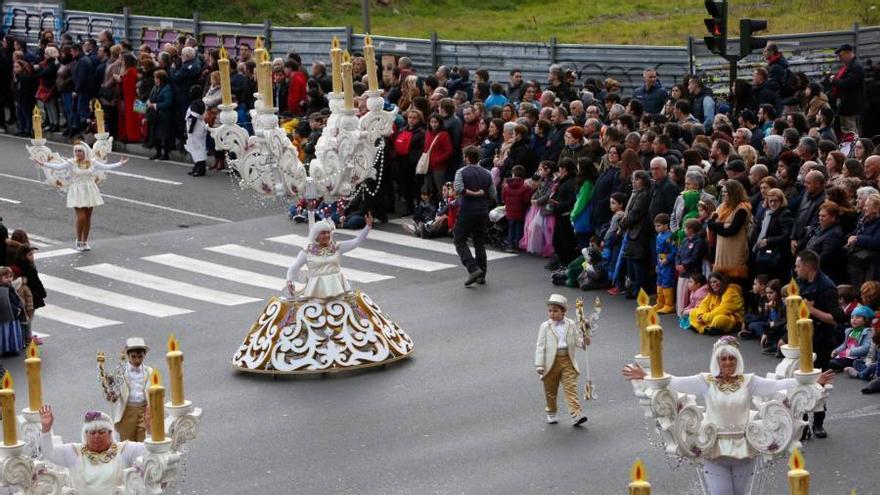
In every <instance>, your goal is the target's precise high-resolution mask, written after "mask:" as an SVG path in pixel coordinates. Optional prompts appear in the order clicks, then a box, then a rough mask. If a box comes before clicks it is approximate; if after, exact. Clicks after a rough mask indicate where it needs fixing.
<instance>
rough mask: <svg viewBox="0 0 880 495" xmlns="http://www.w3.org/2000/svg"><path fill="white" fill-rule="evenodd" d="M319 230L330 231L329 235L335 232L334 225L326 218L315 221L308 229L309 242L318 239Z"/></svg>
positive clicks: (311, 242) (312, 242)
mask: <svg viewBox="0 0 880 495" xmlns="http://www.w3.org/2000/svg"><path fill="white" fill-rule="evenodd" d="M321 232H330V235H333V233H334V232H336V226H335V225H333V222H332V221H330V220H327V219H324V220H321V221H320V222H315V224H314V225H312V227H311V228H310V229H309V244H314V243H315V242H316V241H317V239H318V234H320V233H321Z"/></svg>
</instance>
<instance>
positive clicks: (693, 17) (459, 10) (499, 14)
mask: <svg viewBox="0 0 880 495" xmlns="http://www.w3.org/2000/svg"><path fill="white" fill-rule="evenodd" d="M370 3H371V9H370V11H371V14H372V16H371V17H372V31H373V32H374V33H375V34H381V35H388V36H404V37H412V38H428V37H430V34H431V33H432V32H437V33H438V35H439V37H440V38H441V39H456V40H468V39H472V40H512V41H547V40H548V39H550V38H551V37H553V36H555V37H556V38H557V39H558V40H559V42H560V43H604V44H631V45H635V44H649V45H683V44H685V43H686V42H687V37H688V36H689V35H693V36H696V37H702V36H704V35H705V28H704V26H703V17H705V15H706V12H705V9H704V7H703V0H591V1H584V0H543V1H535V0H521V1H519V2H512V1H511V0H480V1H473V0H381V2H380V1H378V0H371V2H370ZM126 4H128V6H129V7H131V10H132V13H133V14H145V15H159V16H167V17H189V16H191V14H192V11H193V10H197V11H199V12H201V13H202V18H203V19H206V20H208V19H210V20H222V21H230V22H250V23H260V22H262V20H263V19H265V18H268V19H271V21H272V23H273V24H275V25H277V26H349V25H350V26H353V27H354V29H355V31H356V32H362V22H361V2H360V0H305V1H303V0H289V1H276V0H225V1H222V2H217V1H208V0H141V1H140V2H131V1H130V0H68V1H67V3H66V5H67V8H69V9H75V10H87V11H97V12H120V11H121V10H122V7H123V6H124V5H126ZM876 4H880V0H867V1H865V0H861V1H860V0H833V1H832V0H741V1H736V0H735V1H733V2H731V20H732V22H731V24H732V26H731V28H732V31H735V28H738V26H739V19H740V18H742V17H751V18H754V19H768V20H769V21H770V29H769V32H770V33H801V32H812V31H833V30H841V29H851V28H852V25H853V22H858V23H860V24H861V25H874V24H880V8H878V6H877V5H876Z"/></svg>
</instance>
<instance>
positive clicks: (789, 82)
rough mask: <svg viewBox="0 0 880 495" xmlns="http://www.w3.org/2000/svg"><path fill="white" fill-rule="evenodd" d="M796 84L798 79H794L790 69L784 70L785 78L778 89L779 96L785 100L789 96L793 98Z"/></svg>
mask: <svg viewBox="0 0 880 495" xmlns="http://www.w3.org/2000/svg"><path fill="white" fill-rule="evenodd" d="M797 84H798V79H797V77H795V75H794V72H792V71H791V69H790V68H788V67H786V68H785V76H783V78H782V87H781V88H780V89H779V94H780V95H781V96H782V97H783V98H787V97H789V96H794V95H795V94H796V93H797V89H798V88H797Z"/></svg>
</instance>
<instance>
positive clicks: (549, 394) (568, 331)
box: [535, 294, 590, 426]
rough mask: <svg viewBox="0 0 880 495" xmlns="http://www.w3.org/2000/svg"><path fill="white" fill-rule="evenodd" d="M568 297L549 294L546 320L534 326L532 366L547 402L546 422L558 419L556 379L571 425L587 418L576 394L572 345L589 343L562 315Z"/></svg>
mask: <svg viewBox="0 0 880 495" xmlns="http://www.w3.org/2000/svg"><path fill="white" fill-rule="evenodd" d="M567 306H568V300H567V299H566V298H565V296H562V295H559V294H551V295H550V299H549V300H548V301H547V314H548V315H549V317H550V319H548V320H547V321H545V322H544V323H542V324H541V327H540V328H539V329H538V343H537V345H536V347H535V369H536V371H537V372H538V376H540V377H541V381H543V382H544V398H545V399H546V401H547V406H546V407H545V409H544V410H545V411H547V423H549V424H551V425H553V424H556V423H558V422H559V419H558V418H557V415H556V396H557V393H558V392H559V382H560V381H562V391H563V393H564V394H565V404H566V405H567V406H568V412H569V413H570V414H571V424H572V426H580V425H582V424H584V423H585V422H586V421H587V417H586V416H584V414H583V410H582V409H581V402H580V400H579V399H578V393H577V378H578V375H579V374H580V370H579V369H578V366H577V361H575V348H576V347H580V348H581V349H584V348H585V346H587V345H589V344H590V340H589V339H590V337H589V336H584V335H582V333H581V332H580V331H579V330H578V328H577V325H576V324H575V322H574V321H573V320H572V319H570V318H566V317H565V311H566V309H567Z"/></svg>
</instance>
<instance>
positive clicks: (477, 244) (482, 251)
mask: <svg viewBox="0 0 880 495" xmlns="http://www.w3.org/2000/svg"><path fill="white" fill-rule="evenodd" d="M463 154H464V161H465V166H464V167H462V168H460V169H458V170H457V171H456V172H455V181H454V182H453V187H454V188H455V192H456V193H457V195H458V198H459V200H458V201H459V209H458V218H457V219H456V220H455V226H454V227H453V229H452V237H453V239H454V242H455V250H456V251H457V252H458V256H459V257H460V258H461V264H462V265H464V267H465V268H466V269H467V271H468V278H467V280H465V282H464V286H465V287H470V286H472V285H474V284H475V283H479V284H485V283H486V270H487V266H486V227H487V225H488V223H489V208H491V207H492V204H494V203H495V201H496V200H497V193H496V191H495V186H494V184H493V183H492V174H490V173H489V171H488V170H486V169H485V168H483V167H481V166H480V165H479V163H480V149H479V148H477V147H476V146H468V147H466V148H465V149H464V152H463ZM468 238H471V239H472V240H473V242H474V254H471V249H470V247H469V246H468ZM474 256H476V259H475V258H474Z"/></svg>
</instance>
